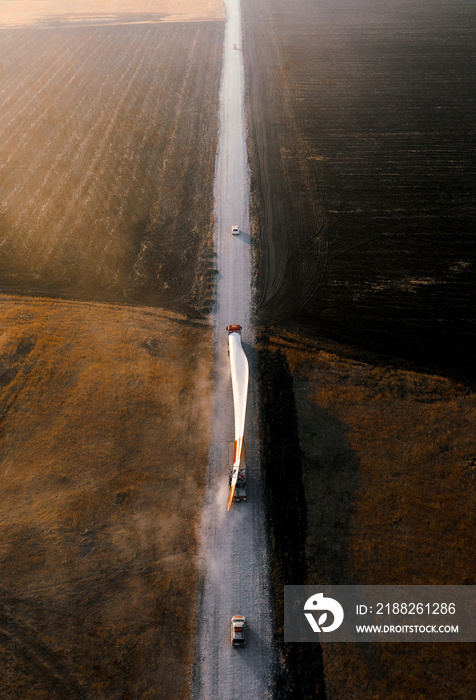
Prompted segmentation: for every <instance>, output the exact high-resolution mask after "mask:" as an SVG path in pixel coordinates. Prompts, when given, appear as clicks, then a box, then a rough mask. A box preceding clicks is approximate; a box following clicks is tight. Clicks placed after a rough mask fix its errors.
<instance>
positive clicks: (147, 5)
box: [0, 0, 224, 26]
mask: <svg viewBox="0 0 476 700" xmlns="http://www.w3.org/2000/svg"><path fill="white" fill-rule="evenodd" d="M215 19H224V7H223V3H222V2H221V0H135V1H134V2H132V1H131V0H77V1H76V2H74V3H71V2H68V0H46V2H41V3H39V2H38V0H16V1H15V2H3V3H2V6H1V8H0V26H1V25H6V26H12V25H13V26H18V25H25V24H35V23H40V24H43V25H49V24H51V23H52V22H58V23H60V24H71V23H73V22H91V23H93V22H105V23H110V24H112V23H126V22H134V23H138V22H187V21H192V22H196V21H199V20H215Z"/></svg>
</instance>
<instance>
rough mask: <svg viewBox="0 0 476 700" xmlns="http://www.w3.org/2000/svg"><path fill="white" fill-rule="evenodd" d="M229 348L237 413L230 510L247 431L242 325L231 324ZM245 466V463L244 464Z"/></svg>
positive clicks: (245, 367) (246, 386)
mask: <svg viewBox="0 0 476 700" xmlns="http://www.w3.org/2000/svg"><path fill="white" fill-rule="evenodd" d="M226 330H227V331H228V349H229V355H230V369H231V385H232V389H233V407H234V414H235V443H234V450H233V464H232V465H231V466H232V471H231V478H230V495H229V498H228V510H230V507H231V504H232V502H233V500H234V495H235V489H236V485H237V482H238V478H239V473H240V468H242V467H240V465H241V460H242V453H243V439H244V432H245V417H246V399H247V397H248V376H249V369H248V360H247V359H246V355H245V353H244V351H243V347H242V345H241V326H239V325H229V326H227V327H226ZM243 466H244V464H243Z"/></svg>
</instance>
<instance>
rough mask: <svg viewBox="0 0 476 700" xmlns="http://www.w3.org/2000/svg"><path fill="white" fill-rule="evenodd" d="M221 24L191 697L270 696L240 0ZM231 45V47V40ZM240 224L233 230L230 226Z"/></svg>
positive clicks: (230, 0)
mask: <svg viewBox="0 0 476 700" xmlns="http://www.w3.org/2000/svg"><path fill="white" fill-rule="evenodd" d="M225 5H226V10H227V26H226V32H225V45H224V64H223V76H222V85H221V93H220V133H219V142H218V156H217V164H216V178H215V217H216V250H217V256H218V260H217V264H218V271H219V275H218V288H217V304H216V310H215V315H214V317H213V322H214V327H215V329H214V349H215V368H214V370H215V376H214V380H215V397H214V417H213V428H212V437H211V448H210V455H209V465H208V474H207V490H206V501H205V503H204V514H203V524H202V566H203V590H202V599H201V604H200V614H199V626H198V639H197V654H196V664H195V671H194V686H193V697H194V698H195V699H197V700H198V699H200V700H202V699H203V700H235V699H236V700H238V699H240V700H241V699H242V698H246V700H264V699H265V698H271V683H272V659H273V646H272V624H271V619H272V614H271V607H270V605H271V604H270V596H269V574H268V560H267V541H266V527H265V514H264V507H263V497H262V484H261V478H260V466H259V447H258V435H257V420H258V413H257V395H256V381H255V376H254V374H255V362H254V358H253V350H252V349H253V345H254V342H253V330H252V327H251V323H252V318H251V292H252V275H251V253H250V235H249V231H250V226H249V207H248V205H249V177H248V161H247V154H246V131H245V119H244V104H243V100H244V71H243V54H242V33H241V17H240V2H239V0H225ZM234 44H236V47H237V48H236V49H234V48H233V46H234ZM235 224H236V225H238V226H239V227H240V234H239V235H238V236H232V235H231V227H232V226H233V225H235ZM230 323H232V324H236V323H239V324H241V326H242V327H243V333H242V343H243V348H244V350H245V353H246V354H247V357H248V360H249V364H250V383H249V394H248V406H247V417H246V424H245V447H246V462H247V487H248V502H247V503H241V504H240V503H237V504H233V505H232V507H231V509H230V511H229V512H228V513H227V510H226V508H227V496H228V490H229V489H228V457H227V450H228V441H229V440H233V439H234V425H233V396H232V388H231V375H230V367H229V359H228V355H227V348H228V342H227V332H226V326H227V325H228V324H230ZM236 614H241V615H245V617H246V619H247V623H248V624H247V633H248V636H247V645H246V647H245V648H243V649H235V648H232V647H231V645H230V619H231V617H232V615H236Z"/></svg>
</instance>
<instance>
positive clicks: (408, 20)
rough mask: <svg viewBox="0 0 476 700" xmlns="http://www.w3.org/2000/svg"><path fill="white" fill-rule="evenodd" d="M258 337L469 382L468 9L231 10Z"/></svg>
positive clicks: (333, 6) (304, 3)
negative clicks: (305, 336)
mask: <svg viewBox="0 0 476 700" xmlns="http://www.w3.org/2000/svg"><path fill="white" fill-rule="evenodd" d="M244 16H245V25H246V45H245V63H246V68H247V81H248V97H249V127H250V158H251V171H252V172H251V177H252V184H253V188H254V206H255V217H256V223H257V231H259V240H258V243H257V248H258V303H259V313H260V317H261V320H262V322H263V323H273V322H280V323H281V324H284V325H287V326H288V327H292V328H294V329H302V330H305V331H306V332H308V333H311V334H312V335H313V336H315V337H316V336H318V337H322V338H326V339H332V340H334V341H338V342H341V343H348V344H351V345H353V346H354V347H355V348H356V349H359V350H360V351H361V352H364V353H367V352H374V353H375V352H376V353H377V354H379V355H382V356H385V357H386V358H387V359H397V360H399V361H400V362H401V361H404V362H405V363H406V364H408V365H413V366H415V365H418V366H420V367H423V368H431V369H433V370H438V371H443V372H451V373H453V374H455V375H458V376H460V377H463V378H467V377H468V375H469V374H471V373H472V354H473V348H474V341H475V317H474V306H473V305H472V304H471V303H470V298H471V292H472V288H473V287H472V285H473V282H474V238H473V233H474V230H475V216H474V215H475V206H474V176H475V161H474V152H473V151H472V148H471V144H474V124H475V119H474V113H475V100H476V97H475V95H476V90H475V82H474V75H475V71H474V52H475V22H474V5H473V4H472V3H470V2H450V3H444V2H439V1H437V2H429V1H428V0H418V1H417V2H414V3H410V2H394V3H381V2H377V1H376V0H337V1H336V2H334V1H333V0H332V1H331V0H320V1H319V2H318V1H314V0H312V1H311V0H297V2H296V3H289V2H287V1H286V0H273V1H271V0H253V1H251V0H244Z"/></svg>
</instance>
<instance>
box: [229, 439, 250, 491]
mask: <svg viewBox="0 0 476 700" xmlns="http://www.w3.org/2000/svg"><path fill="white" fill-rule="evenodd" d="M234 459H235V443H234V442H233V440H230V442H229V443H228V484H229V486H231V481H232V477H233V462H234ZM232 500H233V503H246V458H245V445H244V443H243V447H242V449H241V456H240V465H239V469H238V477H237V479H236V486H235V492H234V494H233V499H232Z"/></svg>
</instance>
